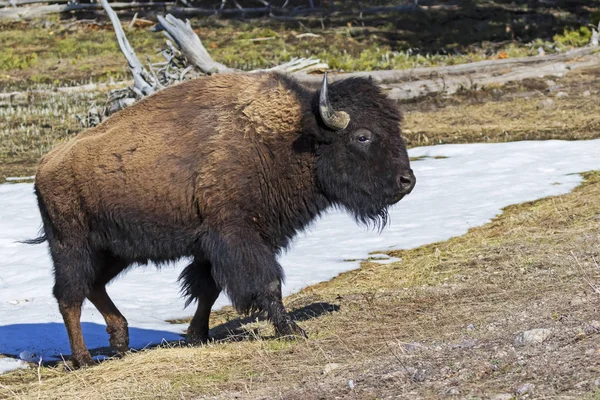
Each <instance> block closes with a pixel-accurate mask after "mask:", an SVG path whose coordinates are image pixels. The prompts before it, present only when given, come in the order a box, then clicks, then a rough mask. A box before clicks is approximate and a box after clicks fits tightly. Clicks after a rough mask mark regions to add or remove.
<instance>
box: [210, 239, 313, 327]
mask: <svg viewBox="0 0 600 400" xmlns="http://www.w3.org/2000/svg"><path fill="white" fill-rule="evenodd" d="M238 229H239V228H238ZM202 246H203V250H204V252H205V253H206V255H207V257H208V259H209V260H210V262H211V264H212V266H213V268H212V274H213V277H214V279H215V281H216V282H217V284H218V285H219V286H220V287H222V288H224V289H225V291H226V292H227V295H228V296H229V298H230V299H231V302H232V303H233V306H234V307H235V308H236V309H237V310H238V312H240V313H248V312H250V311H260V312H264V313H266V316H267V319H268V320H269V321H271V322H272V323H273V326H274V327H275V332H276V333H277V335H278V336H301V337H306V333H305V332H304V331H303V330H302V329H301V328H300V327H299V326H298V325H296V323H295V322H294V321H293V320H292V318H291V317H290V315H289V314H288V313H287V311H286V310H285V307H284V306H283V302H282V295H281V281H282V280H283V270H282V269H281V266H280V265H279V263H278V262H277V258H276V255H275V251H273V250H272V249H271V248H270V247H269V246H267V245H266V244H265V242H264V241H263V240H262V239H261V238H260V236H259V235H257V234H256V233H255V232H254V231H253V230H251V229H248V230H241V229H240V230H238V231H237V232H235V231H234V232H231V231H228V232H227V234H222V233H218V232H215V231H210V230H209V231H208V232H207V233H206V234H205V235H204V236H203V240H202Z"/></svg>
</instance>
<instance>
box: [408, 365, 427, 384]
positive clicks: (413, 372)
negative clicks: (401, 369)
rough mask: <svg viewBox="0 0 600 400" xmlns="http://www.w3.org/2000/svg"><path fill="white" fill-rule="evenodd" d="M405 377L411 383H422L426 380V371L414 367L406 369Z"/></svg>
mask: <svg viewBox="0 0 600 400" xmlns="http://www.w3.org/2000/svg"><path fill="white" fill-rule="evenodd" d="M405 375H406V377H408V378H409V379H410V380H411V381H413V382H423V381H424V380H425V378H426V375H427V373H426V371H425V370H424V369H417V368H415V367H406V368H405Z"/></svg>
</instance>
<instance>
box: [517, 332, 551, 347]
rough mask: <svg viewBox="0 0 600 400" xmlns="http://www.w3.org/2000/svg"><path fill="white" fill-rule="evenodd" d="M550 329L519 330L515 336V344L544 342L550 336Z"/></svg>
mask: <svg viewBox="0 0 600 400" xmlns="http://www.w3.org/2000/svg"><path fill="white" fill-rule="evenodd" d="M551 334H552V331H551V330H550V329H542V328H539V329H531V330H528V331H525V332H521V333H519V334H518V335H517V337H516V338H515V346H525V345H532V344H540V343H544V341H545V340H546V339H548V338H549V337H550V335H551Z"/></svg>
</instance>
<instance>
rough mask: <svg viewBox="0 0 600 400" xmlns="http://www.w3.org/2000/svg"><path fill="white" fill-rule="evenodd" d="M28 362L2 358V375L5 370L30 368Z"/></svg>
mask: <svg viewBox="0 0 600 400" xmlns="http://www.w3.org/2000/svg"><path fill="white" fill-rule="evenodd" d="M28 366H29V365H28V364H27V363H26V362H25V361H22V360H17V359H14V358H0V375H2V374H3V373H5V372H10V371H14V370H15V369H25V368H28Z"/></svg>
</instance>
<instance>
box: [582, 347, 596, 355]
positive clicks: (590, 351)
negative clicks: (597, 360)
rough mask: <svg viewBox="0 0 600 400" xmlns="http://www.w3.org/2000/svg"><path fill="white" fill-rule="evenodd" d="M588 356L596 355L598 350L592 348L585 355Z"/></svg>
mask: <svg viewBox="0 0 600 400" xmlns="http://www.w3.org/2000/svg"><path fill="white" fill-rule="evenodd" d="M584 354H585V355H586V356H593V355H594V354H596V349H595V348H593V347H590V348H589V349H587V350H586V351H585V353H584Z"/></svg>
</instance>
